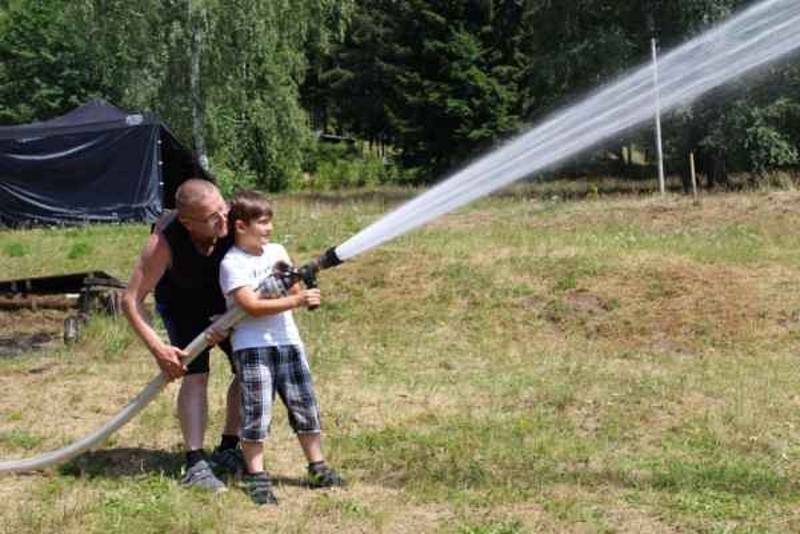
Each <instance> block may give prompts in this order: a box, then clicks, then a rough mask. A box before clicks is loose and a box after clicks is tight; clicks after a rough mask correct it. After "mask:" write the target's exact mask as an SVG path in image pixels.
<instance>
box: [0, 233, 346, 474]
mask: <svg viewBox="0 0 800 534" xmlns="http://www.w3.org/2000/svg"><path fill="white" fill-rule="evenodd" d="M341 263H342V260H341V259H340V258H339V256H337V254H336V250H335V248H330V249H328V250H327V251H326V252H325V253H323V254H322V255H321V256H319V257H318V258H316V259H315V260H312V261H310V262H308V263H306V264H304V265H302V266H301V267H299V268H296V269H295V268H292V267H290V266H289V265H288V264H282V265H277V266H276V270H275V272H273V273H272V274H271V275H269V276H268V277H266V278H265V279H264V280H262V281H261V283H260V284H259V286H258V288H257V289H256V291H257V292H258V293H259V294H260V295H262V296H263V297H265V298H276V297H281V296H286V295H288V293H289V290H290V289H291V287H292V286H294V285H295V284H296V283H298V282H302V283H303V285H304V286H306V288H308V289H312V288H315V287H317V274H318V273H319V271H321V270H323V269H330V268H331V267H335V266H337V265H339V264H341ZM246 316H247V313H246V312H245V311H244V310H242V309H241V308H239V307H238V306H235V307H233V308H231V309H230V310H228V311H227V312H226V313H225V314H224V315H222V316H221V317H220V318H219V319H217V320H216V321H214V323H213V324H212V325H211V326H209V327H208V328H207V329H205V330H204V331H203V332H202V333H201V334H200V335H198V336H197V337H195V338H194V339H193V340H192V342H191V343H189V345H187V346H186V347H185V348H184V350H185V351H186V353H187V357H186V358H184V359H183V363H184V364H186V365H188V364H190V363H191V362H192V360H194V359H195V358H197V356H199V355H200V353H201V352H203V351H204V350H205V349H206V348H208V341H207V335H208V334H209V333H210V332H211V330H215V331H223V332H224V331H228V330H230V329H231V328H233V327H234V326H236V324H237V323H238V322H239V321H241V320H242V319H244V318H245V317H246ZM168 383H169V380H168V379H167V377H166V376H165V375H164V374H163V373H160V374H159V375H158V376H156V377H155V378H153V379H152V380H151V381H150V382H149V383H148V384H147V385H146V386H145V387H144V389H142V391H141V392H140V393H139V394H138V395H136V396H135V397H134V398H133V399H131V401H130V402H128V404H127V405H126V406H125V407H124V408H123V409H122V410H120V412H119V413H117V415H115V416H114V417H113V418H112V419H111V420H110V421H108V422H107V423H106V424H105V425H103V426H102V427H100V428H98V429H97V430H95V431H94V432H92V433H90V434H87V435H86V436H84V437H83V438H81V439H79V440H78V441H76V442H74V443H72V444H70V445H67V446H66V447H62V448H61V449H57V450H54V451H50V452H47V453H44V454H41V455H39V456H35V457H33V458H26V459H21V460H6V461H2V462H0V475H1V474H5V473H24V472H28V471H36V470H39V469H45V468H47V467H50V466H53V465H58V464H61V463H64V462H67V461H69V460H70V459H72V458H74V457H75V456H78V455H79V454H81V453H83V452H85V451H87V450H89V449H91V448H93V447H96V446H97V445H99V444H100V443H102V442H103V441H104V440H105V439H106V438H108V437H109V436H110V435H111V434H113V433H114V432H116V431H117V430H118V429H120V428H121V427H122V426H123V425H124V424H125V423H127V422H128V421H130V420H131V419H133V418H134V417H135V416H136V415H137V414H138V413H139V412H140V411H142V409H143V408H144V407H145V406H147V404H149V403H150V401H151V400H153V399H154V398H155V397H156V396H157V395H158V394H159V393H161V390H163V389H164V387H166V385H167V384H168Z"/></svg>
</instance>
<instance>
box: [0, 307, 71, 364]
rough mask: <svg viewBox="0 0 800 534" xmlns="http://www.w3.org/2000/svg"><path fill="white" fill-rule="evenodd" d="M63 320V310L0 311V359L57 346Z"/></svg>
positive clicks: (61, 333)
mask: <svg viewBox="0 0 800 534" xmlns="http://www.w3.org/2000/svg"><path fill="white" fill-rule="evenodd" d="M66 317H67V313H66V312H64V311H63V310H14V311H0V358H13V357H16V356H20V355H22V354H25V353H27V352H41V351H44V350H49V349H52V348H54V347H58V346H60V345H61V339H62V337H63V333H64V319H65V318H66Z"/></svg>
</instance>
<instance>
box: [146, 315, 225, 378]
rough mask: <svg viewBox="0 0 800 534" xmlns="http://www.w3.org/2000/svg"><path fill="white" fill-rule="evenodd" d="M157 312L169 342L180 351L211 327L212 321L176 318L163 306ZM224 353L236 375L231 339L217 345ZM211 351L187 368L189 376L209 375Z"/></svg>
mask: <svg viewBox="0 0 800 534" xmlns="http://www.w3.org/2000/svg"><path fill="white" fill-rule="evenodd" d="M156 310H158V314H159V315H160V316H161V320H162V321H163V322H164V328H166V329H167V335H168V336H169V342H170V343H172V345H173V346H175V347H178V348H180V349H185V348H186V346H187V345H188V344H189V343H191V342H192V341H193V340H194V338H196V337H197V336H199V335H200V333H202V332H203V330H205V329H206V328H208V327H209V325H211V321H210V320H208V319H206V318H197V317H188V316H175V315H173V314H171V313H169V310H168V309H166V307H164V306H162V305H161V304H157V305H156ZM217 346H218V347H219V348H220V349H222V352H224V353H225V355H226V356H227V357H228V364H229V365H230V367H231V373H235V370H234V367H233V360H232V359H231V358H232V357H233V350H232V349H231V340H230V338H229V337H228V338H225V339H224V340H223V341H221V342H220V343H219V344H218V345H217ZM209 350H210V349H206V350H204V351H203V352H201V353H200V355H199V356H197V358H195V359H194V360H192V363H190V364H189V366H188V367H187V369H188V370H187V372H186V374H187V375H195V374H202V373H208V353H209Z"/></svg>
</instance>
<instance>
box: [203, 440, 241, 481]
mask: <svg viewBox="0 0 800 534" xmlns="http://www.w3.org/2000/svg"><path fill="white" fill-rule="evenodd" d="M208 461H209V463H210V464H211V468H212V469H213V470H214V471H215V472H217V473H218V474H220V475H221V476H232V477H235V478H239V477H241V476H242V473H244V456H243V455H242V449H240V448H239V447H236V448H235V449H220V448H219V447H217V448H216V449H214V452H212V453H211V457H210V458H209V459H208Z"/></svg>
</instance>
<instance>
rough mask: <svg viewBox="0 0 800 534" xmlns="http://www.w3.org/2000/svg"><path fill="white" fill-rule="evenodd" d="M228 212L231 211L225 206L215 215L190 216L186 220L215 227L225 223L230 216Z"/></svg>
mask: <svg viewBox="0 0 800 534" xmlns="http://www.w3.org/2000/svg"><path fill="white" fill-rule="evenodd" d="M228 211H230V210H229V209H228V206H225V207H224V208H222V209H221V210H217V211H215V212H214V213H211V214H210V215H206V216H205V217H189V216H187V217H186V218H187V219H189V220H190V221H195V222H199V223H203V224H207V225H209V226H213V225H216V224H220V223H222V222H224V221H225V218H226V217H227V216H228Z"/></svg>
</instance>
